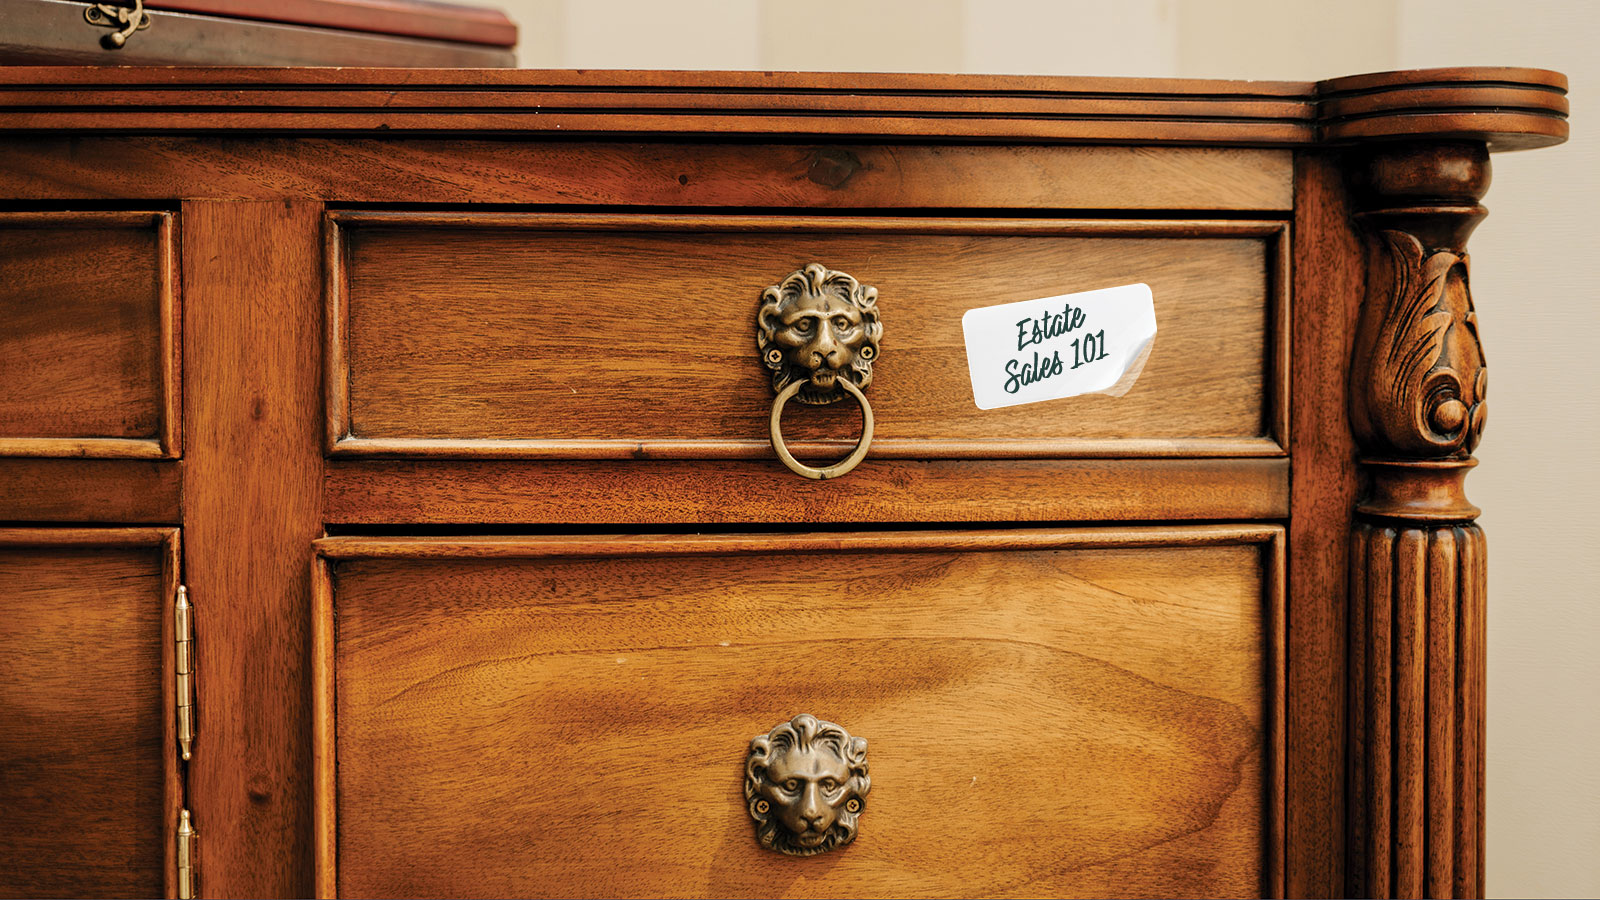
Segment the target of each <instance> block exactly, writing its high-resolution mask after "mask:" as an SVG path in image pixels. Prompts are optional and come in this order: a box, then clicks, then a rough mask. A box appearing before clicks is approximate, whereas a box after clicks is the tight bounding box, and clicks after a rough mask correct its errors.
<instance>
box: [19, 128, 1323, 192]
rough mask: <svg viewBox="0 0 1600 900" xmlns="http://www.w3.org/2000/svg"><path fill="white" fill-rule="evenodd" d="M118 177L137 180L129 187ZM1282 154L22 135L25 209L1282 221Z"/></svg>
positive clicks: (1285, 156)
mask: <svg viewBox="0 0 1600 900" xmlns="http://www.w3.org/2000/svg"><path fill="white" fill-rule="evenodd" d="M124 167H127V168H134V169H137V170H138V171H139V173H140V177H139V178H138V179H137V180H135V181H131V182H130V181H128V180H127V179H126V178H123V177H119V173H120V172H122V171H123V169H124ZM1290 167H1291V159H1290V152H1289V151H1286V150H1261V149H1247V148H1238V147H1228V148H1219V147H1163V148H1162V149H1161V150H1160V151H1159V152H1157V151H1154V150H1151V149H1150V148H1146V147H1084V146H1020V147H1018V146H1012V147H998V146H988V145H960V144H958V145H937V146H925V145H919V144H909V145H908V144H887V145H860V144H821V145H817V144H727V143H693V144H673V143H660V142H639V143H628V144H618V143H607V142H594V143H590V142H584V143H575V142H568V141H514V142H513V141H497V140H483V141H463V140H438V139H428V138H407V139H404V140H398V139H395V140H389V139H372V138H348V139H332V138H322V137H294V138H283V137H265V136H255V137H238V136H220V135H219V136H216V137H213V138H208V139H206V140H204V141H196V140H195V139H194V138H192V137H172V136H164V135H118V136H114V137H113V136H106V135H95V134H89V135H84V136H81V137H74V138H62V137H52V136H45V135H41V136H38V137H25V136H18V135H12V136H10V138H9V139H8V140H7V141H6V143H5V144H4V145H0V192H3V193H4V195H5V196H7V197H16V198H20V199H30V200H31V199H65V198H73V199H99V198H106V197H114V198H119V199H120V198H136V197H137V198H151V199H162V200H165V199H168V198H171V197H183V198H186V199H189V198H193V199H225V200H270V199H273V198H277V197H301V198H307V199H317V200H326V201H329V202H338V203H409V204H416V203H559V204H606V205H624V206H626V205H632V206H673V207H755V208H763V207H764V208H779V207H782V208H790V209H805V208H812V209H865V208H875V209H940V208H944V209H1152V210H1153V209H1184V210H1287V209H1289V208H1290V206H1291V204H1292V203H1293V191H1292V179H1291V176H1290Z"/></svg>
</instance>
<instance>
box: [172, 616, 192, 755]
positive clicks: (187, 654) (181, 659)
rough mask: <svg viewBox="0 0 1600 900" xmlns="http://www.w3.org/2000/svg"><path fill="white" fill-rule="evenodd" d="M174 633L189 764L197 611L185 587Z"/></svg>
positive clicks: (182, 738)
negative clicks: (195, 615) (195, 612)
mask: <svg viewBox="0 0 1600 900" xmlns="http://www.w3.org/2000/svg"><path fill="white" fill-rule="evenodd" d="M172 631H173V634H174V635H175V637H176V639H177V643H176V645H175V646H174V647H173V659H174V661H175V665H174V666H173V669H174V671H176V672H177V675H178V677H177V682H178V698H177V707H176V708H177V715H178V750H179V751H180V752H181V753H182V754H183V758H184V759H185V760H187V759H188V758H189V751H190V750H192V749H193V747H194V607H193V606H191V605H190V604H189V589H188V588H186V587H184V586H183V585H181V584H180V585H178V597H177V599H176V600H174V601H173V603H172Z"/></svg>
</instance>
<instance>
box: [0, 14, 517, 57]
mask: <svg viewBox="0 0 1600 900" xmlns="http://www.w3.org/2000/svg"><path fill="white" fill-rule="evenodd" d="M5 2H6V12H5V20H6V24H5V28H3V29H0V65H8V64H9V65H19V64H20V65H35V64H47V65H54V64H72V65H84V64H87V65H97V66H167V65H183V66H362V67H402V66H403V67H407V68H420V67H437V68H503V67H509V66H514V65H516V54H515V52H514V49H513V48H514V47H515V46H516V43H517V26H516V25H515V24H514V23H513V22H512V21H511V20H510V19H509V18H507V17H506V14H505V13H503V12H501V11H500V10H498V9H492V8H489V7H484V6H469V5H465V4H457V3H441V2H435V0H146V2H145V4H144V9H143V11H142V13H140V14H137V15H135V14H134V12H133V6H134V2H135V0H99V2H97V3H86V2H81V0H77V2H69V0H5ZM135 26H137V27H135Z"/></svg>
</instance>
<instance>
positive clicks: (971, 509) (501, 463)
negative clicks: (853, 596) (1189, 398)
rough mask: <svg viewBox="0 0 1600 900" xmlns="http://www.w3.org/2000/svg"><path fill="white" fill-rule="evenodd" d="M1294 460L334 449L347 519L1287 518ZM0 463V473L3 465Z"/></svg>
mask: <svg viewBox="0 0 1600 900" xmlns="http://www.w3.org/2000/svg"><path fill="white" fill-rule="evenodd" d="M1289 469H1290V467H1289V460H1287V459H1198V460H1197V459H1092V460H1085V459H1073V460H1048V459H1012V460H982V461H979V460H953V459H952V460H921V459H892V460H875V459H868V460H867V461H866V462H864V463H862V464H861V466H860V467H859V468H857V469H856V470H855V471H854V472H852V473H850V480H849V482H847V483H846V484H845V485H843V486H841V485H840V484H838V483H836V482H817V481H810V480H808V479H800V478H796V477H794V474H793V473H791V472H790V471H789V470H788V469H786V468H784V466H783V464H782V463H781V462H779V461H778V460H777V459H771V460H722V461H720V462H718V463H717V464H716V465H706V464H704V463H701V462H696V461H693V460H662V461H650V462H644V461H626V462H623V461H611V460H546V459H541V460H505V459H495V460H445V459H428V460H389V459H385V460H376V459H333V460H329V462H328V467H327V475H326V479H325V481H324V499H323V504H324V512H323V514H324V516H325V517H326V521H327V522H329V523H338V524H344V525H356V524H361V525H396V524H405V525H410V524H417V525H467V526H470V525H477V524H489V525H496V524H498V525H532V524H552V525H555V524H573V523H581V524H595V525H606V524H639V525H644V524H664V523H673V522H683V523H688V522H705V523H715V522H839V523H847V522H884V523H892V522H1066V521H1115V520H1123V521H1127V520H1162V519H1166V520H1172V519H1213V520H1218V519H1236V520H1245V519H1257V520H1259V519H1282V518H1287V517H1288V515H1289ZM3 471H4V470H3V469H0V472H3Z"/></svg>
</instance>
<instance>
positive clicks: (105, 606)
mask: <svg viewBox="0 0 1600 900" xmlns="http://www.w3.org/2000/svg"><path fill="white" fill-rule="evenodd" d="M177 574H178V573H177V533H176V532H175V531H174V530H172V529H37V530H35V529H0V597H3V598H4V601H3V603H4V607H5V613H4V615H0V710H4V723H5V727H3V728H0V895H3V896H7V897H155V896H169V895H170V890H171V880H170V878H171V863H172V860H171V858H170V855H169V852H168V844H169V843H170V841H169V840H168V836H169V835H170V834H171V833H172V829H173V828H174V827H175V825H176V821H177V809H178V806H179V804H180V803H181V793H180V788H179V782H178V773H177V759H176V757H177V753H176V749H175V741H174V739H173V732H172V726H171V720H172V715H171V707H172V691H173V689H172V681H171V673H170V671H168V669H169V667H170V660H169V657H170V654H169V653H168V652H167V651H166V647H167V646H168V644H167V641H166V640H165V638H166V636H167V635H170V633H171V623H170V618H171V608H170V607H171V604H170V601H171V598H172V596H173V591H174V590H175V588H176V581H177Z"/></svg>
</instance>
